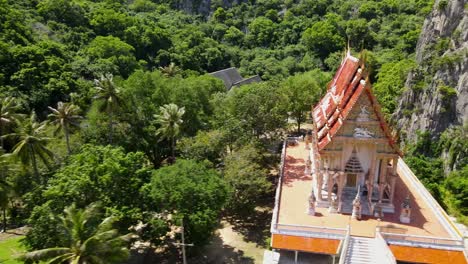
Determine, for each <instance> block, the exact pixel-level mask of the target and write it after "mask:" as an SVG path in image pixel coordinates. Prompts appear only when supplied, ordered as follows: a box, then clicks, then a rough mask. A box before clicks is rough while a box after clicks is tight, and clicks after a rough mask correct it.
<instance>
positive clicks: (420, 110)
mask: <svg viewBox="0 0 468 264" xmlns="http://www.w3.org/2000/svg"><path fill="white" fill-rule="evenodd" d="M467 2H468V1H467V0H448V1H444V0H436V1H435V3H434V7H433V10H432V12H431V14H430V15H429V16H428V17H427V18H426V20H425V22H424V26H423V29H422V32H421V36H420V38H419V41H418V44H417V49H416V50H417V51H416V61H417V64H418V68H417V69H415V70H412V71H411V72H410V73H409V75H408V78H407V81H406V84H405V86H406V89H405V92H403V94H402V96H401V98H400V102H399V106H398V109H397V111H396V112H395V114H394V115H393V117H392V118H393V119H394V120H395V123H396V124H397V127H398V128H399V130H400V133H401V136H402V138H403V139H407V140H409V141H410V142H414V140H415V139H416V131H418V130H419V131H428V132H429V133H430V134H431V136H432V137H433V138H437V137H438V136H439V135H440V133H442V132H443V131H444V130H445V129H446V128H448V127H450V126H452V125H463V124H465V123H467V122H468V3H467ZM445 3H446V5H445Z"/></svg>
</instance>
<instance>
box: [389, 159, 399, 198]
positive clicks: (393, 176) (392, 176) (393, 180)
mask: <svg viewBox="0 0 468 264" xmlns="http://www.w3.org/2000/svg"><path fill="white" fill-rule="evenodd" d="M397 163H398V158H393V159H392V167H391V169H390V170H389V175H390V203H391V204H393V198H394V195H395V185H396V178H397V177H398V175H397V174H396V167H397Z"/></svg>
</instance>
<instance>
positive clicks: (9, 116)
mask: <svg viewBox="0 0 468 264" xmlns="http://www.w3.org/2000/svg"><path fill="white" fill-rule="evenodd" d="M18 109H19V105H18V104H17V103H16V100H15V98H13V97H5V98H0V147H2V149H4V145H3V133H4V132H5V128H6V127H7V126H8V125H10V124H12V123H14V122H17V121H18V119H19V117H20V116H21V114H18V113H16V111H17V110H18Z"/></svg>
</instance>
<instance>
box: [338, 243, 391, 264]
mask: <svg viewBox="0 0 468 264" xmlns="http://www.w3.org/2000/svg"><path fill="white" fill-rule="evenodd" d="M343 250H345V252H346V253H345V254H346V256H345V257H346V259H345V263H346V264H361V263H382V264H387V263H384V262H382V259H381V258H380V257H379V255H381V252H382V250H383V249H381V248H379V244H378V243H376V240H375V239H374V238H365V237H350V240H349V244H348V248H346V249H343Z"/></svg>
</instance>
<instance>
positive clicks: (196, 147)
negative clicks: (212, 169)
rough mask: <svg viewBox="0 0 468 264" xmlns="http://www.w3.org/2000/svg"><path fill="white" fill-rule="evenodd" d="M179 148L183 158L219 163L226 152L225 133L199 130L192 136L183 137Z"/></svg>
mask: <svg viewBox="0 0 468 264" xmlns="http://www.w3.org/2000/svg"><path fill="white" fill-rule="evenodd" d="M179 149H180V152H181V156H182V157H183V158H186V159H193V160H197V161H204V160H208V161H210V162H211V163H213V164H219V163H220V162H221V158H222V157H223V156H224V153H225V152H226V142H225V135H223V133H222V132H221V131H220V130H211V131H199V132H198V133H197V135H196V136H194V137H191V138H189V137H186V138H183V139H182V140H181V141H180V143H179Z"/></svg>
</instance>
